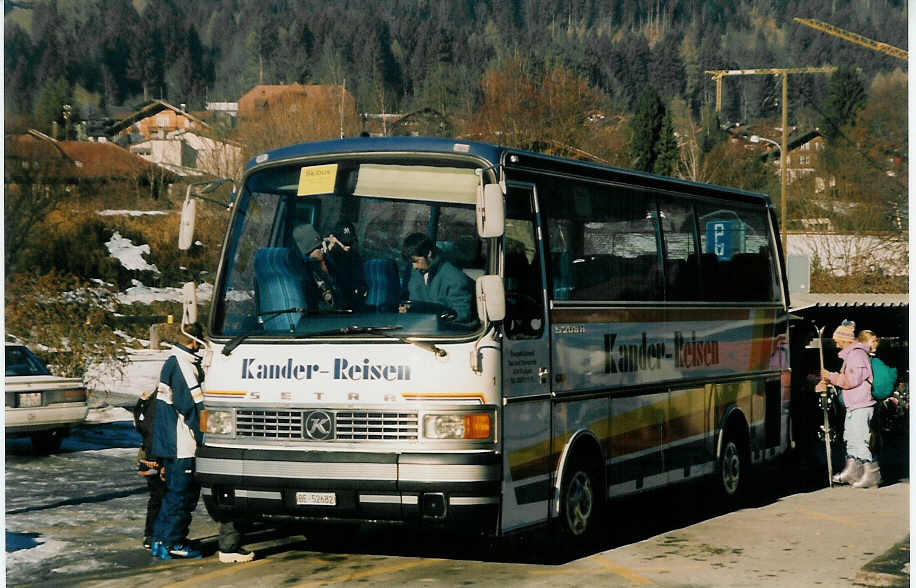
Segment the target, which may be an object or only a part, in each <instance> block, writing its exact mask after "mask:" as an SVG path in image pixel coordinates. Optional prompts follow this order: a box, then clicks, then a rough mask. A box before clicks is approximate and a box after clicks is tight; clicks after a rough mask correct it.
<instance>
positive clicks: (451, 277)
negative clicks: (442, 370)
mask: <svg viewBox="0 0 916 588" xmlns="http://www.w3.org/2000/svg"><path fill="white" fill-rule="evenodd" d="M402 253H403V255H404V257H406V258H407V259H408V260H409V261H410V265H411V272H410V277H409V279H408V282H407V292H408V296H409V297H410V298H409V303H408V304H405V305H402V309H404V310H405V311H406V310H411V308H412V307H414V306H416V307H419V306H422V305H423V303H432V304H435V305H440V306H441V307H443V308H442V310H443V311H444V312H443V313H442V315H441V316H443V318H446V317H447V321H448V323H450V324H452V325H454V326H455V327H462V328H466V327H471V326H473V325H475V324H476V323H477V316H476V312H475V308H474V282H472V281H471V278H469V277H468V276H467V274H465V273H464V272H463V271H461V270H460V269H458V268H457V267H455V266H454V265H453V264H452V263H451V262H449V261H447V260H445V259H443V258H442V256H441V255H440V251H439V248H438V247H436V244H435V243H434V242H433V241H432V239H430V238H429V237H427V236H426V235H424V234H423V233H411V234H410V235H408V236H407V238H406V239H404V247H403V251H402ZM418 303H419V304H418Z"/></svg>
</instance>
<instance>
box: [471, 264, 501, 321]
mask: <svg viewBox="0 0 916 588" xmlns="http://www.w3.org/2000/svg"><path fill="white" fill-rule="evenodd" d="M476 290H477V316H478V317H479V318H480V321H481V322H485V321H486V320H487V319H488V318H489V319H490V320H491V321H501V320H503V319H504V318H506V289H505V287H504V286H503V279H502V278H501V277H499V276H491V275H487V276H480V277H479V278H477V282H476Z"/></svg>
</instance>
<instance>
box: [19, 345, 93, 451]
mask: <svg viewBox="0 0 916 588" xmlns="http://www.w3.org/2000/svg"><path fill="white" fill-rule="evenodd" d="M88 412H89V407H88V405H87V404H86V388H85V386H84V385H83V382H82V380H80V379H79V378H61V377H58V376H53V375H51V372H50V371H48V368H47V367H46V366H45V364H43V363H42V362H41V360H40V359H38V358H37V357H36V356H35V354H34V353H32V352H31V351H30V350H29V349H28V348H27V347H25V346H24V345H10V344H7V345H6V436H7V437H24V436H28V437H31V438H32V450H33V451H34V452H35V453H38V454H48V453H52V452H54V451H57V449H59V448H60V443H61V441H62V440H63V438H64V437H66V436H67V434H68V433H69V432H70V427H72V426H74V425H78V424H80V423H82V422H83V421H84V420H85V419H86V414H87V413H88Z"/></svg>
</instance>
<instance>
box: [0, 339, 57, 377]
mask: <svg viewBox="0 0 916 588" xmlns="http://www.w3.org/2000/svg"><path fill="white" fill-rule="evenodd" d="M6 375H7V376H49V375H51V372H49V371H48V368H46V367H45V366H44V364H43V363H41V360H40V359H38V358H37V357H35V355H34V354H32V352H31V351H29V350H28V348H26V347H22V346H19V345H7V346H6Z"/></svg>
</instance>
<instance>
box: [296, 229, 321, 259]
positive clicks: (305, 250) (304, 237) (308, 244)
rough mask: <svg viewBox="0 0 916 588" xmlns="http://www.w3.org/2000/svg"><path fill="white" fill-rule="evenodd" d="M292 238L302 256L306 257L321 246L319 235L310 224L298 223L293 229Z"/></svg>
mask: <svg viewBox="0 0 916 588" xmlns="http://www.w3.org/2000/svg"><path fill="white" fill-rule="evenodd" d="M293 239H295V241H296V246H297V247H298V248H299V253H300V254H301V255H302V257H307V256H308V254H309V253H311V252H312V251H314V250H315V249H318V248H319V247H321V235H319V234H318V231H316V230H315V227H313V226H312V225H299V226H298V227H296V228H295V229H293Z"/></svg>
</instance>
